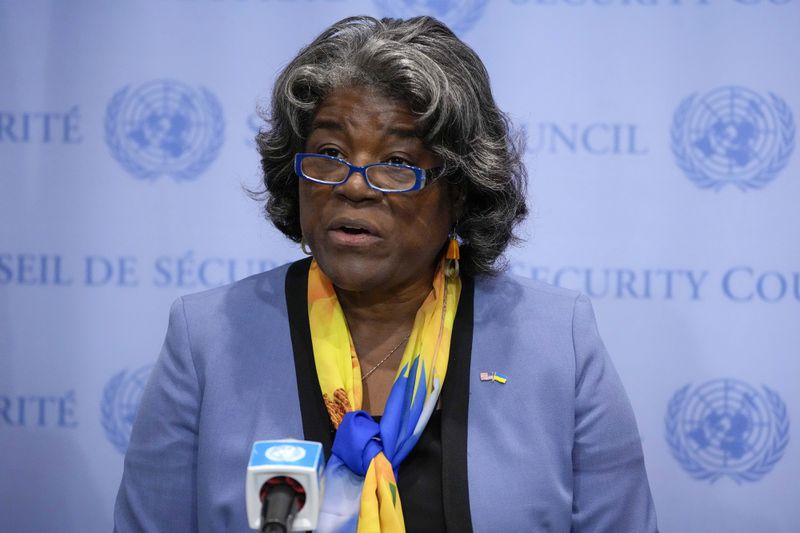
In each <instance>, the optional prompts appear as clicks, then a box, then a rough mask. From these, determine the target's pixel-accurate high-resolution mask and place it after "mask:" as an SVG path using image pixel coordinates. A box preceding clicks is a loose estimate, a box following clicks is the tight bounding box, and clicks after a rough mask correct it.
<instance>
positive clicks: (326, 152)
mask: <svg viewBox="0 0 800 533" xmlns="http://www.w3.org/2000/svg"><path fill="white" fill-rule="evenodd" d="M319 153H320V154H322V155H327V156H329V157H335V158H337V159H344V156H343V155H342V152H340V151H339V150H337V149H336V148H323V149H321V150H320V151H319Z"/></svg>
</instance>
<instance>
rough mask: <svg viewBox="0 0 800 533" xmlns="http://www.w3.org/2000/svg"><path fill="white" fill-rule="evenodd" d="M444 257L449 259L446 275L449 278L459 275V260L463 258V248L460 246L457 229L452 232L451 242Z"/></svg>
mask: <svg viewBox="0 0 800 533" xmlns="http://www.w3.org/2000/svg"><path fill="white" fill-rule="evenodd" d="M444 257H445V259H446V260H447V261H446V263H445V267H444V274H445V276H447V277H448V278H455V277H458V272H459V266H458V260H459V259H461V249H460V248H459V246H458V237H457V235H456V232H455V229H454V230H453V231H451V232H450V244H448V245H447V254H446V255H445V256H444Z"/></svg>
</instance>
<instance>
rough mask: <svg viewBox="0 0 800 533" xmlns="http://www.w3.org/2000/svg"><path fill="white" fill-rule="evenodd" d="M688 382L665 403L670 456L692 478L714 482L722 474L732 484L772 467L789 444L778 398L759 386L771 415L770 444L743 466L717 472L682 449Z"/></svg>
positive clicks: (783, 410)
mask: <svg viewBox="0 0 800 533" xmlns="http://www.w3.org/2000/svg"><path fill="white" fill-rule="evenodd" d="M690 385H691V384H687V385H684V386H683V387H681V388H680V389H678V390H677V392H675V394H674V395H673V396H672V399H671V400H670V402H669V405H668V406H667V416H666V418H665V428H666V434H667V435H666V438H667V444H669V447H670V451H671V452H672V456H673V457H674V458H675V460H676V461H678V463H679V464H680V465H681V466H682V467H683V469H684V470H686V472H688V473H689V475H691V476H692V477H693V478H695V479H699V480H707V481H708V482H709V483H714V482H715V481H717V480H718V479H720V478H721V477H723V476H728V477H730V478H731V479H733V480H734V481H735V482H736V483H739V484H741V483H742V482H743V481H758V480H759V479H761V478H762V477H763V476H764V475H765V474H767V473H768V472H769V471H771V470H772V469H773V467H774V466H775V464H776V463H777V462H778V461H780V459H781V457H783V454H784V452H785V451H786V447H787V445H788V444H789V416H788V414H787V412H786V404H785V403H784V402H783V400H782V399H781V397H780V396H779V395H778V393H776V392H775V391H773V390H772V389H770V388H769V387H767V386H763V389H764V394H765V396H766V399H767V403H768V404H769V407H770V413H771V414H772V416H773V428H772V429H773V432H774V433H773V435H772V440H771V441H770V443H769V444H768V445H767V446H765V448H764V450H763V451H762V454H761V457H759V458H758V460H757V461H755V462H754V463H753V464H752V465H750V466H749V467H748V468H747V469H745V470H741V471H739V472H720V471H717V470H712V469H709V468H706V467H705V466H704V465H702V464H701V463H700V462H698V461H697V460H696V459H695V458H694V457H692V455H691V454H690V453H689V450H688V449H686V447H685V445H684V443H683V440H682V439H681V435H680V431H679V429H678V426H679V424H680V419H679V418H680V414H681V411H682V409H683V406H684V402H685V401H686V397H687V395H688V393H689V387H690Z"/></svg>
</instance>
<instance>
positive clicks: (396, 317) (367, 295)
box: [336, 280, 432, 362]
mask: <svg viewBox="0 0 800 533" xmlns="http://www.w3.org/2000/svg"><path fill="white" fill-rule="evenodd" d="M431 288H432V280H425V281H424V282H421V283H415V284H414V285H412V286H409V287H406V288H404V289H400V290H395V291H391V292H387V291H369V292H366V291H364V292H361V291H359V292H351V291H345V290H341V289H336V295H337V297H338V298H339V304H340V305H341V306H342V311H343V312H344V316H345V318H346V319H347V326H348V328H349V329H350V336H351V337H352V338H353V343H354V344H355V347H356V353H358V355H359V359H361V360H362V361H365V362H366V361H368V360H371V359H373V357H374V356H376V355H379V354H373V352H375V351H376V348H377V351H378V352H380V349H381V348H382V346H383V345H385V344H392V343H394V344H392V345H395V344H397V342H398V341H399V340H400V339H402V338H403V337H405V336H407V335H408V334H409V333H410V332H411V328H412V327H413V325H414V318H415V317H416V314H417V310H419V308H420V306H421V305H422V302H424V301H425V298H427V297H428V294H429V293H430V291H431Z"/></svg>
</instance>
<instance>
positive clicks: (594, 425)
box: [572, 295, 657, 533]
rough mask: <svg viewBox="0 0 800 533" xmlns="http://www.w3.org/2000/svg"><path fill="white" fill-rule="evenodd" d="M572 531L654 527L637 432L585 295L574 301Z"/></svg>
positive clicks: (632, 531) (628, 531) (637, 531)
mask: <svg viewBox="0 0 800 533" xmlns="http://www.w3.org/2000/svg"><path fill="white" fill-rule="evenodd" d="M572 333H573V344H574V350H575V364H576V368H575V369H576V373H575V436H574V442H573V449H572V465H573V466H572V469H573V470H572V471H573V500H572V501H573V503H572V531H573V532H590V531H591V532H594V531H597V532H614V533H647V532H653V531H657V528H656V516H655V509H654V508H653V501H652V498H651V495H650V487H649V485H648V482H647V473H646V472H645V466H644V456H643V454H642V446H641V441H640V439H639V432H638V430H637V428H636V420H635V419H634V416H633V410H632V408H631V405H630V402H629V401H628V397H627V395H626V394H625V390H624V389H623V387H622V383H621V381H620V379H619V376H618V375H617V372H616V370H615V369H614V366H613V365H612V363H611V360H610V359H609V357H608V354H607V352H606V349H605V347H604V346H603V342H602V341H601V340H600V335H599V333H598V331H597V325H596V323H595V318H594V312H593V311H592V306H591V303H590V302H589V300H588V298H586V297H585V296H583V295H581V296H579V297H578V298H577V299H576V301H575V309H574V314H573V323H572Z"/></svg>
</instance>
